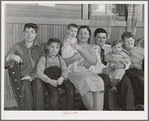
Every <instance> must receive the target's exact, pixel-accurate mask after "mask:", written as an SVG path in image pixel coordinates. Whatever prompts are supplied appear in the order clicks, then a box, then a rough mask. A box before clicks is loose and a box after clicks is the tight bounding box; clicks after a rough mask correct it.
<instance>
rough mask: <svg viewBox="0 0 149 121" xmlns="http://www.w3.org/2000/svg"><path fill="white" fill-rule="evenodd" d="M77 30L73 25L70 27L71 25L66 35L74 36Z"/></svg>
mask: <svg viewBox="0 0 149 121" xmlns="http://www.w3.org/2000/svg"><path fill="white" fill-rule="evenodd" d="M77 32H78V28H75V27H72V26H71V27H70V28H69V29H68V30H67V33H68V35H69V36H71V37H76V36H77Z"/></svg>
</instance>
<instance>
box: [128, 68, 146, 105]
mask: <svg viewBox="0 0 149 121" xmlns="http://www.w3.org/2000/svg"><path fill="white" fill-rule="evenodd" d="M126 75H127V76H128V78H129V79H130V80H131V84H132V87H133V91H134V95H137V96H139V98H140V99H141V101H142V103H144V72H143V71H142V70H138V69H129V70H127V71H126Z"/></svg>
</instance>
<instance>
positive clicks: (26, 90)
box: [21, 80, 33, 110]
mask: <svg viewBox="0 0 149 121" xmlns="http://www.w3.org/2000/svg"><path fill="white" fill-rule="evenodd" d="M32 109H33V94H32V83H31V82H30V81H29V80H21V110H32Z"/></svg>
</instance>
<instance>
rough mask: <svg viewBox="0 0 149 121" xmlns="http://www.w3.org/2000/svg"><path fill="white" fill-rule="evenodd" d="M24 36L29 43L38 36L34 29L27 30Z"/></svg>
mask: <svg viewBox="0 0 149 121" xmlns="http://www.w3.org/2000/svg"><path fill="white" fill-rule="evenodd" d="M24 36H25V40H26V41H27V42H33V41H34V40H35V38H36V36H37V33H36V31H35V29H33V28H26V29H25V31H24Z"/></svg>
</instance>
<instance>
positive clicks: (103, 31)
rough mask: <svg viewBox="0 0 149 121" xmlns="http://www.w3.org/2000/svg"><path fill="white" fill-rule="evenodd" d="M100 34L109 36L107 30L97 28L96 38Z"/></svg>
mask: <svg viewBox="0 0 149 121" xmlns="http://www.w3.org/2000/svg"><path fill="white" fill-rule="evenodd" d="M98 33H105V34H106V36H108V33H107V31H106V30H105V29H103V28H97V29H96V30H95V32H94V37H96V35H97V34H98Z"/></svg>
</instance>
